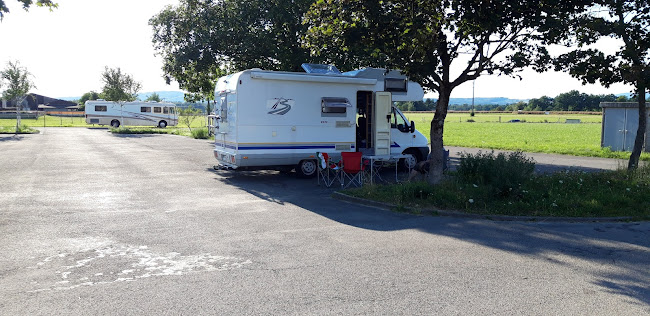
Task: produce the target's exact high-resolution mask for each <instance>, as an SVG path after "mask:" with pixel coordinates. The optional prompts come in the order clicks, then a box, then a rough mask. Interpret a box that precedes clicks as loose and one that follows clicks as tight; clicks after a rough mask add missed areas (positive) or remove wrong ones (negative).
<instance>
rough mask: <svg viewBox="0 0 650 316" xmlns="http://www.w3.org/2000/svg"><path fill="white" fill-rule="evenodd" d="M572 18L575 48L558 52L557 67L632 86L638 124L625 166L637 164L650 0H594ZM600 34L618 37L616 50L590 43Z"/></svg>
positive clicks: (590, 79)
mask: <svg viewBox="0 0 650 316" xmlns="http://www.w3.org/2000/svg"><path fill="white" fill-rule="evenodd" d="M572 22H573V31H574V33H575V36H572V37H570V40H569V42H568V44H577V46H578V48H577V49H575V50H572V51H570V52H568V53H565V54H562V55H561V56H559V57H558V58H557V59H556V61H555V64H556V69H557V70H563V69H566V70H569V73H570V74H571V75H572V76H574V77H576V78H579V79H581V80H582V81H583V82H584V83H596V82H600V83H601V84H603V85H604V86H609V85H611V84H613V83H617V82H622V83H628V84H631V85H633V86H634V87H635V91H633V92H634V93H635V95H636V99H637V102H638V109H639V128H638V132H637V133H636V138H635V142H634V148H633V149H632V154H631V155H630V160H629V163H628V169H634V168H636V167H637V166H638V161H639V156H640V155H641V149H642V147H643V142H644V139H645V130H646V124H647V115H646V105H645V103H646V91H647V89H648V87H649V86H650V1H648V0H596V1H594V6H593V7H592V8H591V9H590V10H587V11H584V12H583V13H582V14H581V15H578V16H577V17H576V18H575V19H573V20H572ZM603 37H612V38H617V39H619V40H621V42H622V45H621V46H620V48H619V49H618V50H615V51H614V52H613V53H609V52H608V51H605V50H603V49H598V48H595V47H594V46H593V45H592V44H594V43H596V41H597V40H599V39H600V38H603Z"/></svg>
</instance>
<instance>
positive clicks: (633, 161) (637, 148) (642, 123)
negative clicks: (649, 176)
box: [627, 79, 648, 171]
mask: <svg viewBox="0 0 650 316" xmlns="http://www.w3.org/2000/svg"><path fill="white" fill-rule="evenodd" d="M642 81H643V79H641V80H637V99H638V100H639V129H638V130H637V131H636V137H635V138H634V148H632V154H631V155H630V161H629V162H628V164H627V170H628V171H631V170H634V169H636V168H637V167H638V166H639V157H640V156H641V149H642V148H643V144H644V142H645V131H646V125H647V115H648V114H647V113H646V108H645V89H646V87H645V85H644V84H643V83H642Z"/></svg>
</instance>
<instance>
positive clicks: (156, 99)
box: [145, 92, 162, 102]
mask: <svg viewBox="0 0 650 316" xmlns="http://www.w3.org/2000/svg"><path fill="white" fill-rule="evenodd" d="M145 101H153V102H162V99H160V95H158V93H156V92H153V93H151V94H150V95H149V96H148V97H147V98H146V99H145Z"/></svg>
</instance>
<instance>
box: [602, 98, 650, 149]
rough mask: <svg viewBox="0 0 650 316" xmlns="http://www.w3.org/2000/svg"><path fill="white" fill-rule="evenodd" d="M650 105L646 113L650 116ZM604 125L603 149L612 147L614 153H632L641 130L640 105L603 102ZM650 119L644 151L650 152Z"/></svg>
mask: <svg viewBox="0 0 650 316" xmlns="http://www.w3.org/2000/svg"><path fill="white" fill-rule="evenodd" d="M649 105H650V104H646V113H647V114H648V115H649V116H650V106H649ZM600 107H601V108H602V109H603V123H602V126H603V127H602V132H601V138H600V139H601V140H600V146H601V147H611V149H612V150H613V151H632V148H634V138H635V137H636V131H637V129H638V128H639V104H638V103H636V102H601V103H600ZM648 135H650V119H647V123H646V133H645V140H644V145H643V151H650V138H649V137H648Z"/></svg>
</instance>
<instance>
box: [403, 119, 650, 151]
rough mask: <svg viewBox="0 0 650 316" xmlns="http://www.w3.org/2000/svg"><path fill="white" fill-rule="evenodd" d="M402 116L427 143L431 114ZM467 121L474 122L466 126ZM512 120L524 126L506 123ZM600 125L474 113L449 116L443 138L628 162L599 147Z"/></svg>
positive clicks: (597, 121)
mask: <svg viewBox="0 0 650 316" xmlns="http://www.w3.org/2000/svg"><path fill="white" fill-rule="evenodd" d="M406 116H407V118H408V119H409V120H412V121H414V122H415V127H416V128H417V130H418V131H420V132H421V133H422V134H424V135H425V136H426V137H427V139H429V132H430V130H431V119H432V118H433V113H407V114H406ZM469 119H471V120H474V122H468V121H467V120H469ZM499 119H500V120H501V123H499ZM514 119H518V120H520V121H525V122H520V123H507V122H508V121H510V120H514ZM566 119H579V120H580V121H581V123H580V124H566V123H565V121H566ZM601 121H602V117H601V116H600V115H523V114H483V113H477V114H476V115H475V116H474V117H471V116H470V115H469V114H468V113H450V114H449V115H448V116H447V120H445V132H444V136H443V137H444V144H445V145H446V146H459V147H475V148H487V149H502V150H521V151H526V152H541V153H554V154H563V155H574V156H590V157H604V158H620V159H628V158H629V156H630V154H629V153H627V152H612V151H610V150H609V149H607V148H606V149H603V148H601V147H600V137H601V128H602V127H601ZM558 122H560V123H558ZM585 122H586V123H585ZM641 159H642V160H649V161H650V154H648V153H642V154H641Z"/></svg>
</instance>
